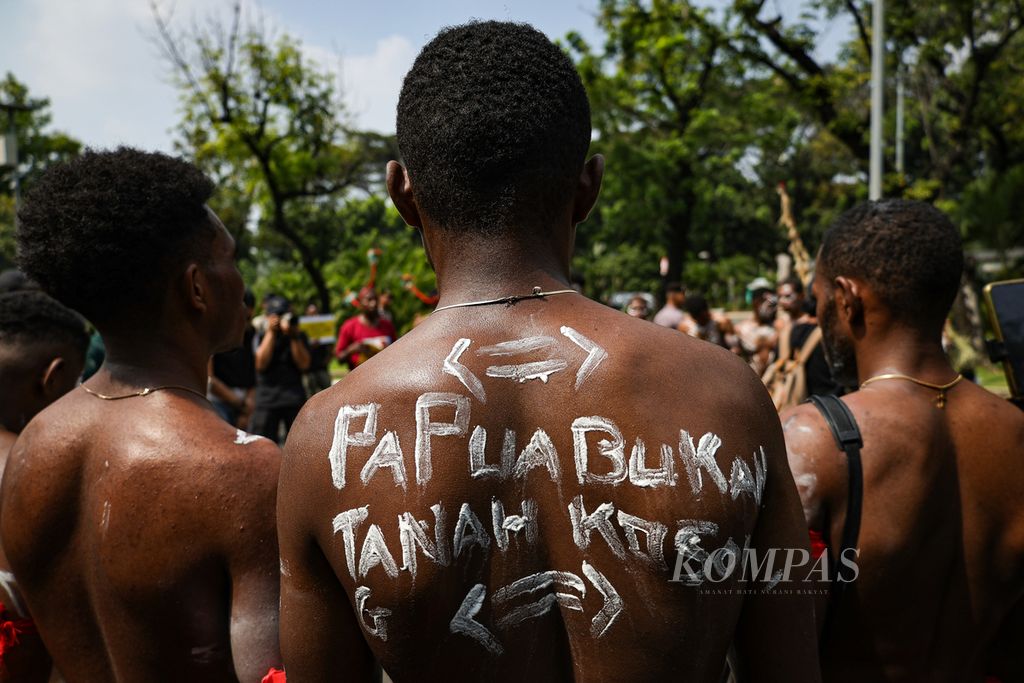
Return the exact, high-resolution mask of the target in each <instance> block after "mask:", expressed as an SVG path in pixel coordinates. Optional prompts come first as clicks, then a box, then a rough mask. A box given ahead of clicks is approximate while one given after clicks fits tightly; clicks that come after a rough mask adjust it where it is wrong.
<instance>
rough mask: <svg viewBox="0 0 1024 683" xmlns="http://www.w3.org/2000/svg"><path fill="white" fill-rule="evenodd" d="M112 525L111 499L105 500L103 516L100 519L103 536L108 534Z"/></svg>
mask: <svg viewBox="0 0 1024 683" xmlns="http://www.w3.org/2000/svg"><path fill="white" fill-rule="evenodd" d="M109 527H110V501H109V500H105V501H103V516H102V517H101V519H100V529H101V533H102V535H103V536H106V535H107V529H108V528H109Z"/></svg>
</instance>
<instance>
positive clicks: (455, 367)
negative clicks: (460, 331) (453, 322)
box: [441, 339, 487, 403]
mask: <svg viewBox="0 0 1024 683" xmlns="http://www.w3.org/2000/svg"><path fill="white" fill-rule="evenodd" d="M470 343H471V342H470V341H469V340H468V339H460V340H459V341H457V342H455V346H453V347H452V351H451V353H449V354H448V357H447V358H445V359H444V363H443V364H442V365H441V369H442V370H444V372H445V373H446V374H449V375H451V376H452V377H454V378H456V379H457V380H459V381H460V382H462V385H463V386H464V387H466V388H467V389H469V392H470V393H471V394H473V396H475V397H476V400H478V401H480V402H481V403H487V392H485V391H484V385H483V384H482V383H481V382H480V378H478V377H477V376H476V375H474V374H473V373H472V372H471V371H470V369H469V368H467V367H466V366H465V365H463V364H462V363H460V362H459V358H461V357H462V354H463V353H465V351H466V349H468V348H469V345H470Z"/></svg>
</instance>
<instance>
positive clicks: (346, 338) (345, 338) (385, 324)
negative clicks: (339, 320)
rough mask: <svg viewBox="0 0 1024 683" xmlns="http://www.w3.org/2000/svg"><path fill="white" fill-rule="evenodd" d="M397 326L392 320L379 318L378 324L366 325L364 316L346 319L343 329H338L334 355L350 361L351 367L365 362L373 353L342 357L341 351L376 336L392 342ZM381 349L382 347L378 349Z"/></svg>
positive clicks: (339, 358) (387, 342)
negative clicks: (354, 343)
mask: <svg viewBox="0 0 1024 683" xmlns="http://www.w3.org/2000/svg"><path fill="white" fill-rule="evenodd" d="M396 336H397V335H396V334H395V326H394V325H393V324H391V321H390V320H385V319H384V318H379V319H378V320H377V324H376V325H366V324H364V323H363V320H362V316H358V315H357V316H354V317H352V318H349V319H348V320H346V321H345V322H344V323H343V324H342V326H341V329H340V330H338V343H337V344H336V345H335V346H334V355H335V356H336V357H337V358H338V360H342V361H345V362H347V363H348V366H349V368H354V367H356V366H357V365H359V364H360V363H363V362H364V361H366V359H368V358H369V357H370V356H372V355H373V353H376V351H374V352H373V353H353V354H349V355H348V356H347V357H344V358H343V357H342V356H341V353H342V351H344V350H345V349H346V348H348V346H349V345H350V344H352V343H353V342H357V341H362V340H364V339H373V338H375V337H386V338H387V340H386V343H385V344H384V345H385V346H386V345H387V344H391V343H393V342H394V341H395V337H396ZM378 350H380V349H378Z"/></svg>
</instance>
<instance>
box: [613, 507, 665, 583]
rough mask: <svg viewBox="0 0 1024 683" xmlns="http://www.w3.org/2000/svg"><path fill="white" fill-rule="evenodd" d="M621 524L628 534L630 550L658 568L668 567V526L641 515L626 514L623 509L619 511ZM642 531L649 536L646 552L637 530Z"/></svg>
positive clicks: (627, 541) (627, 542) (627, 539)
mask: <svg viewBox="0 0 1024 683" xmlns="http://www.w3.org/2000/svg"><path fill="white" fill-rule="evenodd" d="M618 520H619V526H621V527H622V531H623V532H624V533H625V534H626V544H627V545H628V546H629V550H630V552H632V553H633V554H634V555H636V556H637V557H639V558H640V559H642V560H644V561H645V562H647V563H648V564H650V565H652V566H654V567H656V568H658V569H668V565H667V564H665V550H664V542H665V536H667V535H668V527H667V526H665V525H664V524H662V523H661V522H652V521H648V520H646V519H643V518H641V517H635V516H633V515H630V514H626V513H625V512H623V511H622V510H619V512H618ZM637 531H641V532H643V533H644V535H645V536H646V537H647V550H646V552H645V551H643V550H641V549H640V539H638V538H637V535H636V532H637Z"/></svg>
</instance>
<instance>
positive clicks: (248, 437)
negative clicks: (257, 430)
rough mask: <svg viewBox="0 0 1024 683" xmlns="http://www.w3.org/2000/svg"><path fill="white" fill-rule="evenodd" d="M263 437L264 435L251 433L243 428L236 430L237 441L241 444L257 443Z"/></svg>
mask: <svg viewBox="0 0 1024 683" xmlns="http://www.w3.org/2000/svg"><path fill="white" fill-rule="evenodd" d="M262 438H263V437H262V436H260V435H259V434H250V433H249V432H246V431H244V430H241V429H236V430H235V443H236V444H238V445H239V446H248V445H249V444H251V443H256V442H257V441H259V440H260V439H262Z"/></svg>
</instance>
